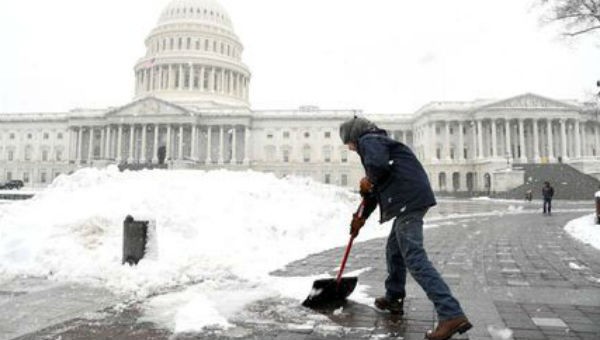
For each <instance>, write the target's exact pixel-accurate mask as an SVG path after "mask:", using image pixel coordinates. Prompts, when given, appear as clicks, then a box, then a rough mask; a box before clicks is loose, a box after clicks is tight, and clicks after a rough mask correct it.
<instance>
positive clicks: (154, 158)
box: [152, 124, 159, 164]
mask: <svg viewBox="0 0 600 340" xmlns="http://www.w3.org/2000/svg"><path fill="white" fill-rule="evenodd" d="M158 131H159V129H158V124H155V125H154V148H153V149H152V163H154V164H158Z"/></svg>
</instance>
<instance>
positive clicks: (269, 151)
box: [265, 145, 275, 162]
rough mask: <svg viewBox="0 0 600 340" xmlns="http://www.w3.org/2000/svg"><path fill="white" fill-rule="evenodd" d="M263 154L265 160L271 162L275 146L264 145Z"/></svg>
mask: <svg viewBox="0 0 600 340" xmlns="http://www.w3.org/2000/svg"><path fill="white" fill-rule="evenodd" d="M265 155H266V157H267V161H269V162H272V161H274V160H275V147H274V146H272V145H268V146H266V147H265Z"/></svg>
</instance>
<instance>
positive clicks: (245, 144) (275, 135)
mask: <svg viewBox="0 0 600 340" xmlns="http://www.w3.org/2000/svg"><path fill="white" fill-rule="evenodd" d="M146 46H147V53H146V55H145V56H144V57H143V58H141V59H140V60H139V61H138V62H137V63H136V65H135V68H134V72H135V79H136V81H135V97H134V99H133V101H132V102H131V103H129V104H126V105H124V106H122V107H119V108H116V109H106V110H88V111H86V110H75V111H70V112H66V113H53V114H50V113H47V114H32V113H28V114H6V113H0V181H3V180H8V179H22V180H24V181H25V182H26V184H27V185H30V186H43V185H46V184H48V183H49V182H51V181H52V179H53V178H55V177H56V176H58V175H59V174H62V173H68V172H71V171H74V170H76V169H78V168H81V167H89V166H95V167H101V166H106V165H107V164H124V163H127V164H157V163H159V162H160V161H161V160H162V158H164V159H165V160H164V163H165V164H167V165H168V166H169V168H190V169H213V168H227V169H234V170H235V169H254V170H258V171H267V172H273V173H275V174H276V175H278V176H285V175H302V176H310V177H313V178H315V179H316V180H319V181H322V182H326V183H332V184H338V185H345V186H355V185H356V183H357V182H358V180H359V179H360V177H362V176H363V171H362V167H361V166H360V162H359V159H358V157H357V156H356V154H354V153H352V152H349V151H348V150H347V148H346V147H345V146H344V145H342V144H341V142H340V139H339V135H338V127H339V125H340V123H341V122H343V121H344V120H346V119H349V118H351V117H352V116H353V115H355V114H362V112H360V111H355V110H344V111H324V110H319V109H318V108H315V107H303V108H300V109H298V110H282V111H258V110H252V109H251V108H250V104H249V98H248V93H249V91H248V90H249V86H250V85H249V84H250V79H251V74H250V72H249V70H248V68H247V67H246V66H245V65H244V64H243V62H242V52H243V46H242V44H241V42H240V41H239V39H238V38H237V36H236V35H235V33H234V30H233V26H232V24H231V21H230V19H229V16H228V15H227V13H226V11H225V10H224V9H223V8H222V7H221V6H220V5H219V4H218V3H217V2H216V1H214V0H174V1H173V2H172V3H171V4H170V5H168V6H167V8H166V9H165V10H164V11H163V13H162V15H161V17H160V19H159V22H158V24H157V27H156V28H155V29H154V30H152V32H151V33H150V35H149V36H148V38H147V39H146ZM365 116H366V117H367V118H369V119H371V120H373V121H374V122H376V123H377V124H378V125H379V126H380V127H382V128H385V129H386V130H388V131H389V132H390V134H391V135H392V136H393V137H394V138H395V139H397V140H399V141H401V142H403V143H405V144H407V145H409V146H410V147H411V148H412V149H413V150H414V152H415V154H416V155H417V156H418V158H419V159H420V160H421V161H422V162H423V164H424V166H425V168H426V170H427V171H428V173H429V177H430V180H431V182H432V185H433V187H434V189H435V190H437V191H459V192H466V191H493V190H498V191H501V190H508V189H510V188H511V186H512V187H514V186H516V185H518V184H519V182H521V183H522V174H521V180H519V173H518V172H515V173H514V174H511V172H510V171H509V172H507V171H506V169H507V167H508V165H513V164H515V163H553V162H559V161H560V162H567V163H570V164H572V165H574V166H575V167H577V168H578V169H580V170H582V171H584V172H586V173H590V174H595V175H596V174H599V173H600V150H599V147H600V123H599V122H598V120H597V110H594V109H593V108H591V107H590V106H586V105H584V104H581V103H577V102H572V101H560V100H555V99H551V98H546V97H542V96H539V95H535V94H524V95H519V96H516V97H512V98H508V99H502V100H485V101H483V100H480V101H473V102H461V103H455V102H441V103H430V104H428V105H426V106H424V107H423V108H421V109H420V110H418V111H417V112H415V113H413V114H398V115H376V114H366V115H365ZM507 163H508V164H507ZM495 179H496V180H495ZM499 179H502V180H501V181H499ZM499 183H503V184H499ZM507 183H510V184H507Z"/></svg>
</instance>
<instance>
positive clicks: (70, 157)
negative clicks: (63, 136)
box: [67, 127, 75, 162]
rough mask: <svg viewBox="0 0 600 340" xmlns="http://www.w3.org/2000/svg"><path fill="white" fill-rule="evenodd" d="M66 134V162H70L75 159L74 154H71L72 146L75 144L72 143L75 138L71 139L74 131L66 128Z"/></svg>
mask: <svg viewBox="0 0 600 340" xmlns="http://www.w3.org/2000/svg"><path fill="white" fill-rule="evenodd" d="M67 132H68V134H69V145H68V147H69V148H68V150H67V161H68V162H70V161H72V160H74V159H75V157H74V156H75V153H74V152H73V150H74V148H73V145H74V144H75V143H74V142H73V141H74V139H75V137H73V135H74V134H75V131H74V129H73V128H71V127H68V128H67Z"/></svg>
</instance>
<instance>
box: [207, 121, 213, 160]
mask: <svg viewBox="0 0 600 340" xmlns="http://www.w3.org/2000/svg"><path fill="white" fill-rule="evenodd" d="M211 143H212V126H210V125H209V126H208V131H207V137H206V164H210V163H211V162H212V155H211V153H212V152H211V149H212V145H211Z"/></svg>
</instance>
